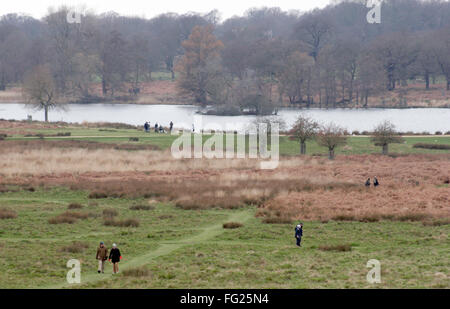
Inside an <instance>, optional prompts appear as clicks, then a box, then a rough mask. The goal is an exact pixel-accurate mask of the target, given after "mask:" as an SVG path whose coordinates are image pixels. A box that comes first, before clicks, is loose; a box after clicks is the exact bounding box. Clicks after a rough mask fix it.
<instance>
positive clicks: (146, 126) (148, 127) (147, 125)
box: [144, 121, 150, 132]
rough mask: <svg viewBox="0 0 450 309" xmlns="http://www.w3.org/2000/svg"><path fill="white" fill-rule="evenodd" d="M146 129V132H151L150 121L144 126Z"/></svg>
mask: <svg viewBox="0 0 450 309" xmlns="http://www.w3.org/2000/svg"><path fill="white" fill-rule="evenodd" d="M144 129H145V132H148V131H149V130H150V124H149V123H148V121H147V122H146V123H145V124H144Z"/></svg>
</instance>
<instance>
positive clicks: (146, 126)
mask: <svg viewBox="0 0 450 309" xmlns="http://www.w3.org/2000/svg"><path fill="white" fill-rule="evenodd" d="M150 128H151V126H150V122H148V121H146V122H145V124H144V130H145V132H150ZM154 128H155V133H166V130H165V129H164V126H163V125H161V124H160V125H158V123H157V122H156V123H155V126H154ZM172 130H173V122H172V121H171V122H170V124H169V133H172Z"/></svg>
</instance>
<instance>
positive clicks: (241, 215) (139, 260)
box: [40, 210, 252, 289]
mask: <svg viewBox="0 0 450 309" xmlns="http://www.w3.org/2000/svg"><path fill="white" fill-rule="evenodd" d="M250 218H252V212H251V211H249V210H243V211H239V212H236V213H234V214H232V215H230V216H229V217H228V218H227V220H225V221H224V222H219V223H215V224H213V225H210V226H207V227H205V228H204V229H203V232H201V233H200V234H197V235H193V236H190V237H187V238H184V239H181V240H179V241H172V242H164V243H161V245H160V246H159V247H158V248H157V249H156V250H152V251H148V252H147V253H145V254H143V255H140V256H137V257H134V258H132V259H130V260H129V261H127V262H122V263H121V264H123V266H122V265H121V270H126V269H129V268H135V267H139V266H143V265H145V264H146V263H147V262H148V261H149V260H152V259H155V258H158V257H161V256H164V255H168V254H170V253H172V252H174V251H175V250H178V249H180V248H182V247H185V246H192V245H196V244H200V243H203V242H205V241H207V240H210V239H213V238H214V237H216V236H218V235H220V234H222V233H223V232H224V229H223V223H225V222H240V223H244V222H246V221H247V220H249V219H250ZM111 277H112V274H103V275H101V276H100V275H99V274H97V273H92V274H88V275H86V274H83V273H81V285H69V284H68V283H67V282H66V281H65V278H64V282H61V283H59V284H56V285H51V286H42V287H40V288H47V289H61V288H69V287H83V285H84V284H86V283H94V282H97V281H99V280H107V279H109V278H111Z"/></svg>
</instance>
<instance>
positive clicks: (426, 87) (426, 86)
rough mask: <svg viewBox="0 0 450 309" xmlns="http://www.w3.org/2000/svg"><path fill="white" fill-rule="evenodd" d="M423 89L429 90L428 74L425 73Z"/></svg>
mask: <svg viewBox="0 0 450 309" xmlns="http://www.w3.org/2000/svg"><path fill="white" fill-rule="evenodd" d="M425 89H426V90H430V74H429V73H428V72H425Z"/></svg>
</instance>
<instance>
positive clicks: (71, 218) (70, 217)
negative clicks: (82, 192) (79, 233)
mask: <svg viewBox="0 0 450 309" xmlns="http://www.w3.org/2000/svg"><path fill="white" fill-rule="evenodd" d="M89 216H90V214H88V213H82V212H70V211H66V212H64V213H62V214H60V215H58V216H56V217H53V218H50V219H48V223H50V224H64V223H68V224H73V223H75V222H76V221H77V220H78V219H82V220H83V219H87V218H89Z"/></svg>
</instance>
